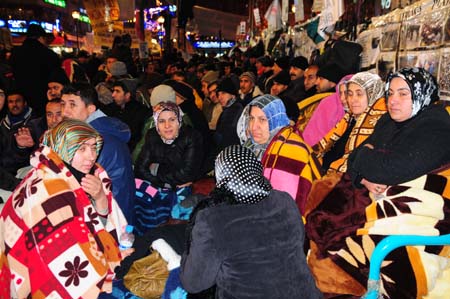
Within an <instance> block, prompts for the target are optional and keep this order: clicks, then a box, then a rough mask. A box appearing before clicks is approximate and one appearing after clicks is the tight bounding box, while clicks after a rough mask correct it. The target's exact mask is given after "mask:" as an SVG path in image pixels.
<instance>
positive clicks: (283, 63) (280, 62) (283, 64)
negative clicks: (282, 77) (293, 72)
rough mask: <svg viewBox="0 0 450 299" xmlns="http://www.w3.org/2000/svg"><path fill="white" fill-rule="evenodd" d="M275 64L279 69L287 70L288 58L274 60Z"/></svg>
mask: <svg viewBox="0 0 450 299" xmlns="http://www.w3.org/2000/svg"><path fill="white" fill-rule="evenodd" d="M275 64H276V65H278V66H279V67H280V68H281V69H283V70H287V69H288V68H289V57H287V56H282V57H280V58H277V59H276V60H275Z"/></svg>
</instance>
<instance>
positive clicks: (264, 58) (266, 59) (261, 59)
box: [256, 56, 273, 66]
mask: <svg viewBox="0 0 450 299" xmlns="http://www.w3.org/2000/svg"><path fill="white" fill-rule="evenodd" d="M256 61H258V62H261V64H262V65H263V66H273V61H272V59H270V57H269V56H261V57H259V58H258V59H256Z"/></svg>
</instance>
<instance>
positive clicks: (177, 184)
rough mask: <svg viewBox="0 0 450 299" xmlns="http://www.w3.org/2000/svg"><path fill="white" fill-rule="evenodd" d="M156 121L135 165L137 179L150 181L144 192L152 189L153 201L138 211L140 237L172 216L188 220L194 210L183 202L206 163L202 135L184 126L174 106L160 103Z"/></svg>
mask: <svg viewBox="0 0 450 299" xmlns="http://www.w3.org/2000/svg"><path fill="white" fill-rule="evenodd" d="M153 118H154V120H155V124H156V127H155V128H152V129H150V130H149V131H148V132H147V134H146V136H145V144H144V146H143V147H142V151H141V153H140V154H139V156H138V159H137V160H136V164H135V177H136V178H138V179H142V180H145V181H147V183H146V182H144V183H143V184H147V185H146V186H147V187H148V188H147V187H145V188H144V189H143V190H153V191H147V192H148V193H149V194H150V195H151V197H152V198H150V199H149V200H146V201H144V200H140V201H138V202H137V207H136V208H135V209H136V216H135V219H136V220H135V228H136V230H137V232H138V233H139V234H140V233H143V232H145V231H147V230H148V229H150V228H152V227H155V226H157V225H159V224H161V223H163V222H165V221H167V220H169V216H170V217H171V218H173V219H178V220H188V219H189V215H190V213H191V211H192V208H191V207H188V208H186V207H184V206H183V205H181V204H180V203H181V202H182V201H183V200H184V199H185V198H186V196H188V195H190V194H191V192H192V188H191V185H192V183H193V181H194V180H195V179H197V177H198V175H199V172H200V169H201V165H202V161H203V140H202V136H201V135H200V133H198V132H197V131H195V130H194V129H192V128H190V127H188V126H181V123H182V122H181V118H182V113H181V111H180V108H179V107H178V106H177V105H176V104H175V103H169V102H162V103H159V104H158V105H157V106H155V107H154V108H153ZM139 184H140V183H139ZM139 184H138V189H141V190H142V187H141V186H140V185H139Z"/></svg>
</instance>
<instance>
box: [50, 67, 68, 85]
mask: <svg viewBox="0 0 450 299" xmlns="http://www.w3.org/2000/svg"><path fill="white" fill-rule="evenodd" d="M47 82H48V83H50V82H56V83H59V84H61V85H66V84H69V83H70V81H69V78H68V77H67V75H66V72H65V71H64V70H63V69H62V68H60V67H57V68H55V69H54V70H53V71H52V72H51V73H50V76H49V78H48V80H47Z"/></svg>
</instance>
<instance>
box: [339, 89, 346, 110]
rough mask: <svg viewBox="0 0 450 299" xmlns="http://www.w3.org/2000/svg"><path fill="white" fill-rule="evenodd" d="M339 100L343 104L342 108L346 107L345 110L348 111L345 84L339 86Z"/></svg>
mask: <svg viewBox="0 0 450 299" xmlns="http://www.w3.org/2000/svg"><path fill="white" fill-rule="evenodd" d="M339 100H340V101H341V103H342V107H344V109H345V110H347V109H348V103H347V90H346V87H345V84H340V85H339Z"/></svg>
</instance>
